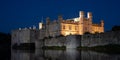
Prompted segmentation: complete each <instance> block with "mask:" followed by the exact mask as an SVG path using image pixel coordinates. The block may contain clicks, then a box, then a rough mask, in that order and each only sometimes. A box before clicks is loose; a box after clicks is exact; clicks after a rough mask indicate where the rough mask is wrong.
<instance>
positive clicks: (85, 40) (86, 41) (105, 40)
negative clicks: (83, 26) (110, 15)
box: [81, 31, 120, 47]
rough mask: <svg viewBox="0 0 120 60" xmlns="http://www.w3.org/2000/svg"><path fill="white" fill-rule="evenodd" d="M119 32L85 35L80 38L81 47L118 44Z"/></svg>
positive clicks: (119, 41)
mask: <svg viewBox="0 0 120 60" xmlns="http://www.w3.org/2000/svg"><path fill="white" fill-rule="evenodd" d="M119 34H120V31H116V32H105V33H100V34H85V35H83V36H82V38H81V46H83V47H85V46H86V47H93V46H101V45H108V44H120V35H119Z"/></svg>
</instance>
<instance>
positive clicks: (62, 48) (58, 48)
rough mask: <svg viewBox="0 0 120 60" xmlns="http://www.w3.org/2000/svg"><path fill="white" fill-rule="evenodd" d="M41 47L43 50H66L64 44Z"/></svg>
mask: <svg viewBox="0 0 120 60" xmlns="http://www.w3.org/2000/svg"><path fill="white" fill-rule="evenodd" d="M42 49H45V50H66V47H65V46H43V47H42Z"/></svg>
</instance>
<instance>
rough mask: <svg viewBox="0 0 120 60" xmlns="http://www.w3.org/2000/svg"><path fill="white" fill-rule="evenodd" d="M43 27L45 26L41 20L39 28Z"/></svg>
mask: <svg viewBox="0 0 120 60" xmlns="http://www.w3.org/2000/svg"><path fill="white" fill-rule="evenodd" d="M42 27H43V23H42V22H40V23H39V30H40V29H42Z"/></svg>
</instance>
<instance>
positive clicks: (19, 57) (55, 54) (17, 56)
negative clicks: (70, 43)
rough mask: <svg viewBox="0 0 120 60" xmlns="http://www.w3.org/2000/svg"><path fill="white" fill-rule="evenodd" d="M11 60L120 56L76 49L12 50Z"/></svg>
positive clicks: (92, 59)
mask: <svg viewBox="0 0 120 60" xmlns="http://www.w3.org/2000/svg"><path fill="white" fill-rule="evenodd" d="M11 60H120V54H107V53H99V52H95V51H83V50H76V49H67V50H42V49H36V50H35V51H32V50H12V51H11Z"/></svg>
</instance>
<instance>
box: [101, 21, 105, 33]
mask: <svg viewBox="0 0 120 60" xmlns="http://www.w3.org/2000/svg"><path fill="white" fill-rule="evenodd" d="M100 24H101V27H102V29H101V30H102V32H104V21H103V20H101V21H100Z"/></svg>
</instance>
